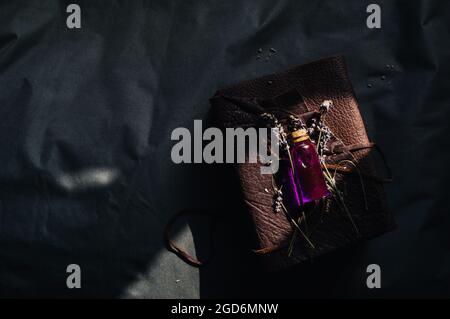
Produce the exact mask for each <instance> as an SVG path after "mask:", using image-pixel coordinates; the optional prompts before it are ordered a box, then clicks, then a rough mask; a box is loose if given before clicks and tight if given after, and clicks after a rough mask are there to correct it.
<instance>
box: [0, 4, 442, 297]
mask: <svg viewBox="0 0 450 319" xmlns="http://www.w3.org/2000/svg"><path fill="white" fill-rule="evenodd" d="M72 2H74V1H70V2H69V1H1V2H0V21H1V22H0V145H1V150H0V164H1V166H0V295H1V296H27V297H30V296H31V297H43V296H56V297H172V298H181V297H268V296H270V297H412V296H414V297H417V296H425V297H430V296H449V295H450V291H449V290H450V288H449V287H450V247H449V239H450V238H449V232H448V229H449V227H450V215H449V208H450V207H449V204H448V199H447V198H448V196H447V195H446V192H447V190H446V183H445V181H446V177H447V176H448V169H447V163H448V162H449V161H450V156H449V151H448V136H450V135H449V133H450V132H449V125H448V120H449V119H450V114H449V113H450V110H449V106H448V105H449V102H448V97H447V94H448V92H449V89H450V87H449V86H450V82H449V81H448V76H449V61H450V59H449V52H450V44H449V42H448V38H449V35H450V34H449V33H450V25H449V21H450V17H449V16H448V15H449V12H450V4H449V3H447V2H445V1H377V3H378V4H379V5H380V6H381V9H382V15H381V17H382V27H381V29H379V30H371V29H368V28H367V27H366V17H367V15H368V14H367V13H366V7H367V5H368V4H369V3H371V1H345V2H339V4H338V3H337V2H336V1H331V0H329V1H312V0H309V1H276V2H274V1H245V2H243V1H209V2H203V1H178V2H175V1H148V2H143V1H77V2H76V3H78V4H79V5H80V7H81V10H82V28H81V29H79V30H76V29H74V30H69V29H68V28H67V27H66V24H65V22H66V17H67V13H66V12H65V9H66V6H67V5H68V4H69V3H72ZM259 48H263V52H262V53H261V54H260V53H258V49H259ZM269 48H275V49H276V53H273V54H272V55H271V56H270V57H269V59H268V60H266V56H268V55H269V53H270V51H269ZM334 54H343V55H344V56H345V57H346V59H347V64H348V67H349V73H350V76H351V80H352V82H353V84H354V88H355V92H356V96H357V97H358V100H359V102H360V109H361V113H362V115H363V118H364V120H365V123H366V127H367V130H368V134H369V136H370V138H371V140H372V141H374V142H376V143H377V144H379V145H380V146H381V148H382V149H383V150H384V152H385V153H386V156H387V158H388V160H389V163H390V164H391V167H392V169H393V172H394V177H395V180H394V182H393V183H392V184H390V185H388V186H387V190H388V194H389V198H390V204H391V209H392V210H393V212H394V215H395V217H396V220H397V222H398V225H399V228H398V229H397V230H396V231H394V232H392V233H389V234H386V235H384V236H382V237H380V238H377V239H374V240H371V241H368V242H364V243H361V244H360V245H358V246H356V247H349V248H347V249H344V250H339V251H336V252H335V253H332V254H330V255H328V256H325V257H323V258H319V259H317V260H314V261H312V262H311V263H307V264H305V265H302V266H299V267H296V268H294V269H292V270H290V271H287V272H283V273H278V274H271V275H264V274H262V273H261V272H260V271H259V266H258V264H257V263H256V261H255V260H254V259H253V257H252V256H251V254H250V253H249V248H250V246H251V244H250V239H249V235H248V227H249V225H248V224H246V223H248V221H247V220H246V219H245V218H243V216H244V215H245V211H244V210H243V208H242V207H241V206H240V202H239V199H240V198H239V194H238V191H237V190H236V185H235V184H234V180H232V178H231V177H230V174H229V167H225V166H221V167H213V166H208V165H199V164H196V165H194V164H192V165H188V164H184V165H175V164H173V163H172V161H171V159H170V150H171V147H172V145H173V142H172V141H171V140H170V134H171V131H172V130H173V129H174V128H176V127H180V126H183V127H192V124H193V119H206V120H207V119H208V111H209V103H208V98H209V97H211V96H212V95H213V94H214V92H215V91H216V90H217V89H218V88H219V87H222V86H224V85H228V84H232V83H235V82H237V81H240V80H245V79H250V78H254V77H257V76H261V75H264V74H267V73H272V72H276V71H279V70H282V69H285V68H288V67H290V66H293V65H296V64H301V63H306V62H309V61H311V60H315V59H318V58H322V57H326V56H329V55H334ZM258 55H261V56H262V58H261V59H257V56H258ZM387 65H394V68H393V69H391V68H388V67H387ZM83 174H84V175H83ZM95 174H97V175H95ZM94 175H95V176H97V177H98V180H100V181H102V182H101V183H100V184H98V183H97V184H95V183H92V178H93V177H92V176H94ZM95 176H94V177H95ZM99 176H100V177H99ZM105 176H108V178H106V179H105ZM102 178H103V179H102ZM94 179H95V178H94ZM93 184H95V185H94V186H93ZM189 207H190V208H195V207H202V208H206V209H209V210H211V212H212V214H213V215H217V216H216V218H218V219H219V220H220V223H218V224H219V227H218V230H217V231H216V232H215V236H214V241H215V242H216V243H217V245H216V255H215V257H214V259H213V262H212V263H211V264H210V265H209V266H207V267H205V268H203V269H201V270H200V271H198V270H196V269H193V268H191V267H189V266H187V265H185V264H184V263H183V262H182V261H180V260H179V259H177V258H176V257H175V256H173V255H172V254H170V253H168V252H167V251H166V250H165V249H164V247H163V241H162V232H163V228H164V226H165V224H166V222H167V220H168V218H169V217H170V216H171V215H172V214H173V213H175V212H176V211H177V210H179V209H182V208H189ZM186 225H187V226H189V227H186ZM204 228H205V226H204V225H203V221H201V220H195V219H189V220H188V221H187V222H185V223H182V224H181V225H180V226H179V227H178V230H177V231H176V234H174V235H175V236H176V237H177V239H178V240H179V241H180V242H181V243H182V244H183V245H184V246H187V248H188V249H190V250H191V251H193V250H194V248H195V250H196V251H197V254H198V255H202V253H203V252H204V251H206V250H208V248H209V247H208V244H209V243H208V242H207V241H208V236H205V235H204V233H205V232H204ZM191 232H192V237H193V241H192V240H191V235H190V233H191ZM72 263H76V264H79V265H80V266H81V269H82V288H81V289H68V288H67V287H66V278H67V275H68V274H67V273H66V267H67V265H68V264H72ZM371 263H377V264H379V265H380V266H381V268H382V289H377V290H369V289H367V287H366V277H367V274H366V267H367V265H368V264H371Z"/></svg>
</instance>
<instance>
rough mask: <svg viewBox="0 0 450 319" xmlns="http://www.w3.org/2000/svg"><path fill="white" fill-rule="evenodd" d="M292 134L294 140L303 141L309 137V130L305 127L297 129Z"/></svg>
mask: <svg viewBox="0 0 450 319" xmlns="http://www.w3.org/2000/svg"><path fill="white" fill-rule="evenodd" d="M291 136H292V140H293V141H294V142H301V141H304V140H307V139H309V135H308V132H307V131H306V130H305V129H299V130H295V131H294V132H292V133H291Z"/></svg>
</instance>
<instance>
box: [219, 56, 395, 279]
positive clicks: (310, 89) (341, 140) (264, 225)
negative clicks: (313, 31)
mask: <svg viewBox="0 0 450 319" xmlns="http://www.w3.org/2000/svg"><path fill="white" fill-rule="evenodd" d="M324 100H331V101H332V102H333V107H332V108H331V109H330V110H329V111H328V112H327V114H326V116H325V117H324V123H325V124H326V125H327V126H328V128H329V129H330V130H331V133H332V138H331V139H330V141H329V142H328V144H329V145H328V147H327V149H328V150H329V151H328V154H327V156H326V162H325V164H324V165H323V166H324V167H323V168H324V169H325V166H326V168H327V169H328V171H329V172H331V174H333V176H335V180H336V185H337V186H338V188H339V189H340V190H341V191H342V193H341V194H342V196H343V198H344V201H345V205H346V206H347V207H346V208H347V209H346V210H343V209H342V204H339V202H338V201H336V200H327V201H324V203H321V204H316V205H314V207H313V208H310V207H308V209H306V207H305V210H304V211H303V212H302V213H301V214H302V216H303V218H301V216H294V217H293V220H294V221H295V220H297V221H298V222H299V223H301V229H300V230H301V231H303V232H304V233H303V234H301V233H299V232H298V231H296V229H297V227H296V225H294V224H293V223H292V219H290V218H289V216H288V215H287V214H284V213H276V212H274V208H273V203H274V196H276V194H275V192H274V189H273V180H272V176H271V175H263V174H261V172H260V166H261V165H262V164H260V163H256V164H252V163H244V164H235V165H236V168H237V173H238V175H239V181H240V187H241V189H242V194H243V200H244V201H245V203H246V205H247V207H248V211H249V213H250V214H251V217H252V219H253V221H254V227H255V230H256V235H257V240H258V246H257V247H255V253H256V254H258V255H259V256H260V257H261V259H263V261H264V263H265V265H267V266H268V268H269V269H271V270H277V269H282V268H285V267H287V266H291V265H295V264H297V263H300V262H302V261H305V260H308V259H310V258H313V257H317V256H320V255H322V254H324V253H327V252H329V251H332V250H334V249H337V248H339V247H343V246H346V245H348V244H351V243H354V242H357V241H361V240H363V239H367V238H371V237H374V236H377V235H380V234H383V233H385V232H387V231H389V230H391V229H392V228H393V227H394V225H395V223H394V221H393V218H392V215H391V213H390V212H389V210H388V207H387V200H386V194H385V191H384V187H383V182H384V181H385V179H383V178H380V177H378V175H377V172H376V168H375V163H374V156H373V153H374V151H375V150H376V147H375V145H374V144H373V143H371V142H370V141H369V139H368V136H367V133H366V130H365V127H364V123H363V120H362V118H361V114H360V112H359V110H358V103H357V101H356V98H355V95H354V92H353V88H352V85H351V83H350V80H349V78H348V75H347V70H346V65H345V61H344V59H343V57H339V56H336V57H331V58H326V59H322V60H318V61H315V62H312V63H308V64H305V65H301V66H296V67H293V68H291V69H288V70H286V71H284V72H280V73H276V74H271V75H267V76H264V77H260V78H257V79H254V80H250V81H246V82H242V83H239V84H236V85H233V86H230V87H227V88H224V89H221V90H219V91H218V92H217V93H216V94H215V96H214V97H213V98H212V99H211V104H212V107H213V112H214V115H215V119H216V120H217V122H218V124H219V125H220V126H221V127H223V128H226V127H232V128H236V127H258V126H259V125H260V124H259V123H260V118H261V114H263V113H265V111H267V110H271V111H273V110H275V112H276V114H277V118H279V119H280V121H285V120H286V117H287V116H288V114H296V115H297V116H299V117H301V118H302V119H303V120H304V121H305V122H306V123H308V122H309V121H310V120H311V118H314V117H317V116H318V114H319V113H318V110H319V107H320V105H321V103H322V101H324ZM285 111H288V112H285ZM350 161H351V162H352V163H354V164H356V165H353V164H352V165H350V164H351V163H350ZM295 214H300V213H298V212H296V213H293V215H295Z"/></svg>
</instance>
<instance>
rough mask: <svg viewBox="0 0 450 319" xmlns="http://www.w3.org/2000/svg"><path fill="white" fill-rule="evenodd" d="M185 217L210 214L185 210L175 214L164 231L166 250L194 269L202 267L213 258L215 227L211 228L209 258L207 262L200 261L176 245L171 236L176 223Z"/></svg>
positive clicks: (202, 211)
mask: <svg viewBox="0 0 450 319" xmlns="http://www.w3.org/2000/svg"><path fill="white" fill-rule="evenodd" d="M183 215H207V216H210V214H208V212H207V211H204V210H188V209H183V210H180V211H178V212H177V213H176V214H174V215H173V216H172V217H171V218H170V220H169V222H168V223H167V225H166V228H165V230H164V242H165V244H166V248H167V250H169V251H171V252H173V253H174V254H175V255H177V256H178V257H179V258H181V259H182V260H183V261H184V262H186V263H187V264H189V265H191V266H193V267H202V266H204V265H205V264H207V263H208V262H209V261H210V259H211V257H212V252H213V240H212V234H213V228H214V227H210V233H209V234H210V236H211V240H210V246H209V250H210V251H209V253H208V257H207V259H206V260H203V261H200V260H199V259H197V258H194V257H193V256H191V255H190V254H189V253H188V252H187V251H186V250H184V249H183V248H181V247H179V246H178V245H177V244H175V242H174V241H173V240H172V239H171V236H170V234H171V232H172V228H173V226H174V225H175V222H176V221H177V220H178V218H179V217H181V216H183ZM213 226H214V224H213Z"/></svg>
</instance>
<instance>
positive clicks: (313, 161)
mask: <svg viewBox="0 0 450 319" xmlns="http://www.w3.org/2000/svg"><path fill="white" fill-rule="evenodd" d="M292 138H293V141H294V145H293V147H292V148H291V157H292V161H293V165H294V170H293V172H290V175H291V174H292V175H291V176H292V177H293V180H294V182H295V184H296V189H297V194H298V197H299V199H300V201H301V203H302V204H306V203H309V202H312V201H315V200H319V199H321V198H324V197H326V196H329V195H330V192H329V190H328V188H327V185H326V183H325V178H324V176H323V172H322V167H321V165H320V160H319V155H318V154H317V150H316V147H315V145H314V144H313V143H312V142H311V140H310V139H309V136H308V134H307V132H306V130H304V129H300V130H296V131H294V132H293V133H292Z"/></svg>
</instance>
